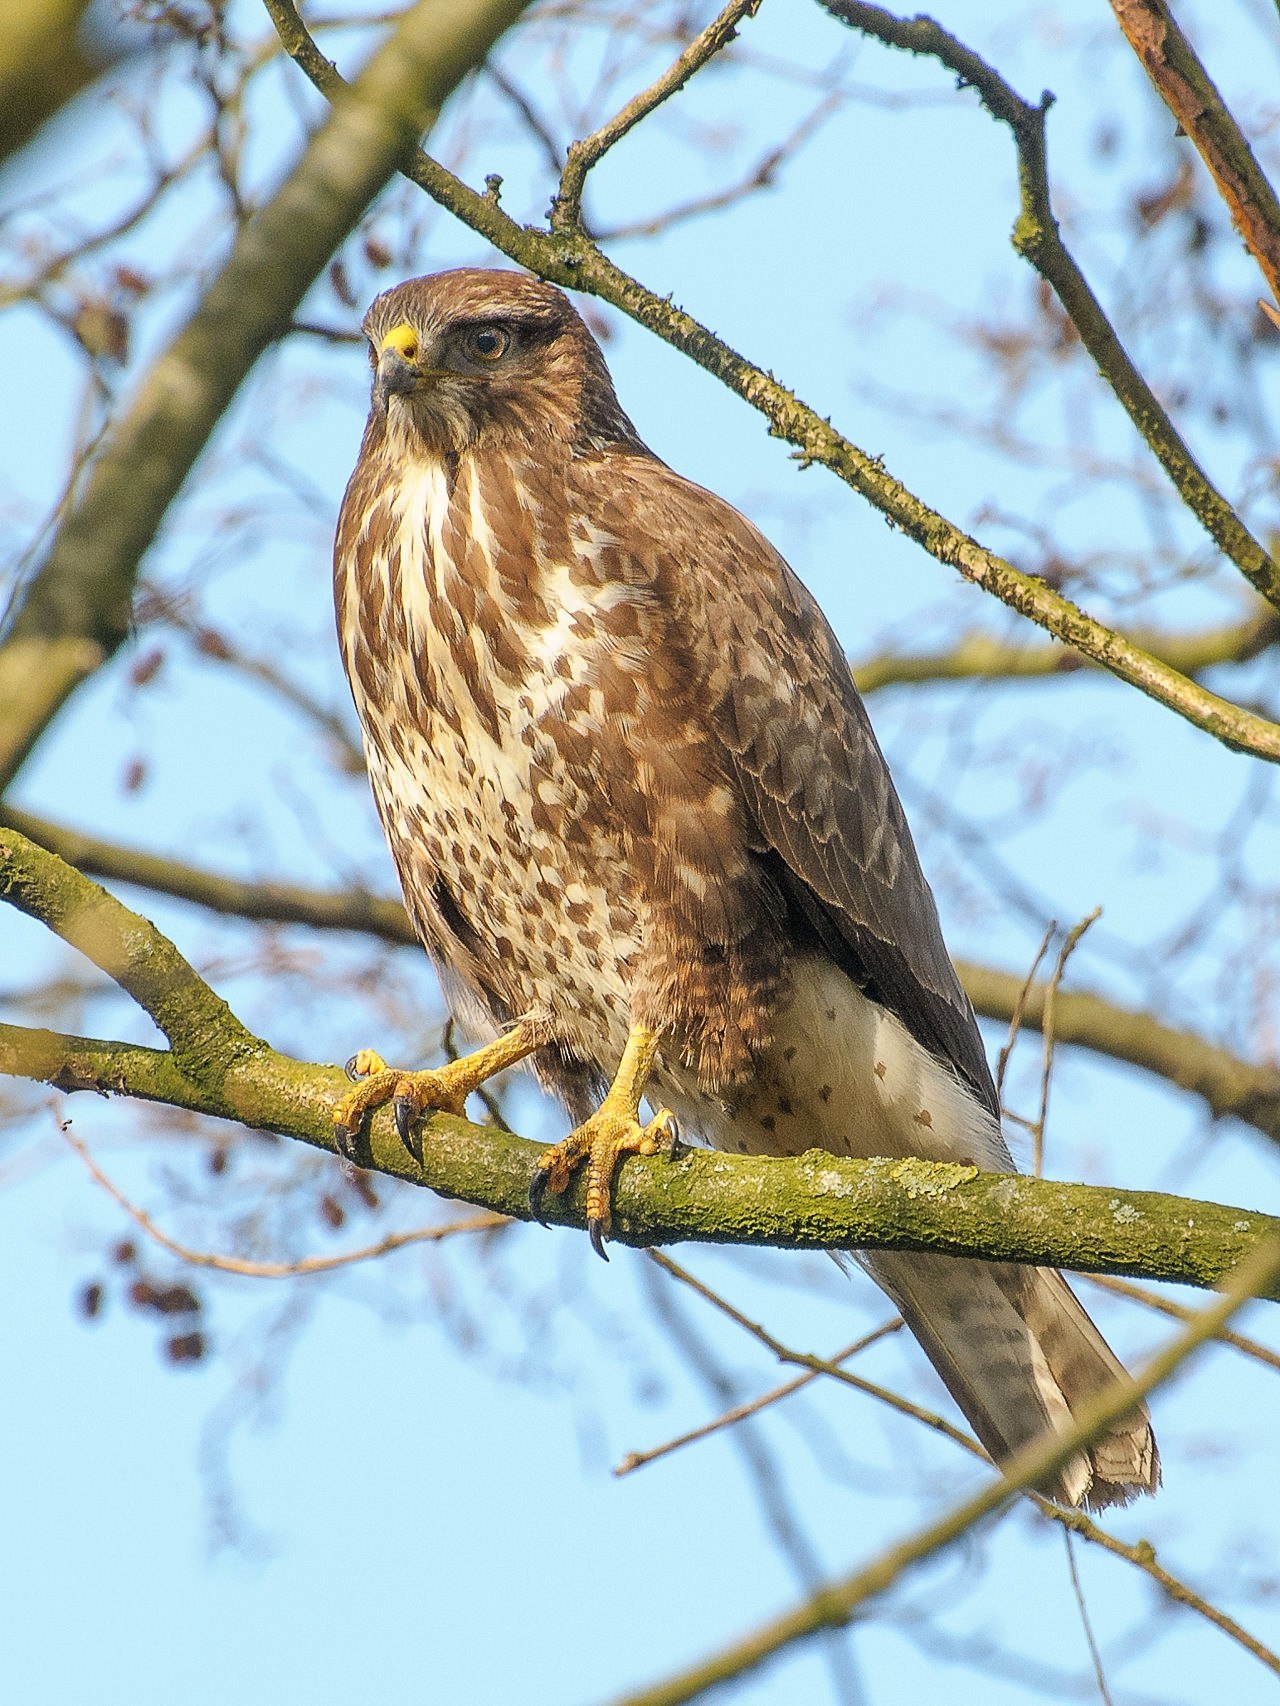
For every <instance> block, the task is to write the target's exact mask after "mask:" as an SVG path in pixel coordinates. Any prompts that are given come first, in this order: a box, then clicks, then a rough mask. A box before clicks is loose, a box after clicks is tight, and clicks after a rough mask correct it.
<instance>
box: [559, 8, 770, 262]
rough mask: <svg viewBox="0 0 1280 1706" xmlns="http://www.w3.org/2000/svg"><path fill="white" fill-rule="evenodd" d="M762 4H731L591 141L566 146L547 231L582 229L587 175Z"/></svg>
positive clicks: (729, 39) (728, 40) (713, 55)
mask: <svg viewBox="0 0 1280 1706" xmlns="http://www.w3.org/2000/svg"><path fill="white" fill-rule="evenodd" d="M760 4H761V0H729V4H728V5H727V6H726V7H725V8H724V10H723V11H722V12H721V13H720V14H719V16H718V17H716V18H714V19H713V20H712V21H711V23H709V24H708V25H707V27H706V29H705V30H703V31H702V32H701V34H700V35H697V36H695V37H694V38H693V40H692V41H691V42H690V43H689V45H688V47H686V48H685V50H684V52H683V53H682V54H681V55H680V57H679V58H678V59H677V60H676V61H675V63H674V64H673V65H671V66H669V67H668V68H667V70H666V71H664V72H663V74H662V76H661V77H659V78H658V79H657V81H656V82H654V83H651V84H650V85H649V87H648V88H647V89H644V90H642V91H641V93H640V94H638V95H636V96H635V97H634V98H633V99H632V100H630V101H628V102H627V104H626V106H625V107H623V108H622V110H621V111H620V112H618V113H616V114H615V115H614V117H613V118H611V119H610V120H609V122H608V123H607V124H604V125H602V126H601V127H600V129H599V130H597V131H593V132H592V134H591V135H590V136H584V137H582V138H581V140H579V141H577V142H573V143H571V144H570V145H569V153H568V157H567V158H566V160H565V164H564V171H563V172H562V173H561V174H560V188H559V190H558V192H557V194H556V198H555V200H554V201H553V202H552V204H551V229H552V230H553V231H577V230H579V229H580V228H581V224H582V196H583V191H584V190H585V188H586V182H587V173H588V172H589V171H590V170H591V168H592V167H593V166H595V165H598V164H599V162H600V161H601V160H602V159H603V158H604V156H605V155H606V154H607V153H608V151H609V149H610V148H612V147H613V146H614V144H615V143H617V142H620V141H621V140H622V138H623V137H624V136H625V135H626V134H627V132H628V131H630V130H634V128H635V127H636V125H638V124H639V123H640V121H641V119H644V118H647V117H648V116H649V114H650V113H651V112H654V111H655V110H656V109H657V108H658V107H660V106H661V105H662V103H663V102H664V101H665V100H668V99H669V98H670V97H671V96H672V95H674V94H675V93H676V92H677V91H678V90H680V89H683V88H684V86H685V84H686V83H687V82H688V81H689V79H690V78H691V77H692V76H693V74H694V73H695V72H696V71H700V70H701V69H702V67H703V66H704V65H705V64H706V63H707V61H708V60H709V59H713V58H714V57H715V55H716V54H718V53H720V52H721V51H722V50H723V49H724V48H726V47H727V46H728V45H729V43H730V42H731V41H732V40H733V39H734V37H735V36H736V35H737V33H738V25H739V24H741V23H742V22H743V21H744V20H745V19H747V18H754V17H755V15H756V13H757V12H758V11H759V9H760Z"/></svg>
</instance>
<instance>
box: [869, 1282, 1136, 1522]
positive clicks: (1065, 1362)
mask: <svg viewBox="0 0 1280 1706" xmlns="http://www.w3.org/2000/svg"><path fill="white" fill-rule="evenodd" d="M859 1260H860V1261H861V1262H862V1264H863V1266H864V1267H865V1268H866V1269H867V1271H868V1272H869V1273H870V1274H871V1276H872V1278H874V1279H875V1280H876V1281H877V1283H878V1284H879V1285H881V1286H882V1287H883V1288H884V1290H885V1291H887V1292H888V1294H889V1296H890V1297H891V1298H892V1299H893V1301H894V1302H895V1303H896V1304H897V1306H898V1308H899V1309H900V1310H901V1311H902V1314H903V1317H904V1319H905V1320H906V1323H907V1326H908V1327H909V1328H910V1329H911V1331H912V1332H913V1333H914V1334H915V1336H916V1338H917V1339H918V1340H919V1341H920V1344H921V1346H922V1347H923V1348H924V1351H925V1354H926V1355H927V1356H928V1358H929V1360H930V1362H932V1364H933V1366H934V1368H936V1369H937V1371H938V1373H939V1375H940V1376H941V1377H942V1380H943V1382H944V1384H945V1385H946V1387H947V1390H948V1391H949V1392H950V1393H951V1396H952V1397H953V1398H954V1399H955V1401H956V1403H957V1404H958V1405H959V1406H960V1408H961V1410H962V1411H963V1412H964V1414H965V1416H966V1417H967V1418H968V1420H969V1423H970V1425H971V1426H972V1428H973V1430H974V1432H975V1433H976V1434H977V1436H978V1438H979V1439H980V1440H981V1441H982V1443H983V1445H984V1446H985V1447H986V1448H987V1450H988V1451H989V1452H990V1453H991V1455H992V1457H993V1458H994V1459H995V1460H996V1462H997V1463H1003V1462H1006V1461H1007V1460H1008V1459H1009V1458H1010V1457H1012V1456H1013V1455H1014V1454H1015V1453H1016V1452H1017V1451H1019V1450H1020V1449H1021V1448H1022V1447H1023V1446H1025V1445H1028V1444H1030V1443H1031V1442H1032V1441H1033V1440H1036V1439H1039V1438H1041V1437H1042V1436H1043V1435H1044V1434H1045V1433H1046V1432H1049V1431H1053V1432H1061V1431H1064V1430H1065V1429H1067V1428H1069V1427H1070V1426H1071V1424H1072V1419H1073V1417H1074V1415H1075V1414H1076V1412H1077V1411H1079V1410H1080V1409H1081V1407H1082V1406H1084V1405H1085V1404H1087V1403H1088V1401H1089V1400H1090V1399H1091V1398H1093V1397H1094V1395H1095V1394H1096V1393H1098V1392H1100V1391H1101V1390H1102V1389H1103V1388H1104V1387H1107V1386H1110V1385H1112V1384H1113V1382H1115V1381H1117V1380H1126V1379H1127V1378H1128V1376H1127V1375H1126V1373H1125V1370H1124V1368H1123V1367H1122V1366H1121V1364H1120V1362H1119V1361H1118V1360H1117V1358H1116V1357H1115V1356H1114V1355H1113V1354H1112V1352H1111V1350H1110V1348H1109V1347H1108V1345H1107V1344H1106V1341H1105V1340H1104V1339H1103V1337H1102V1335H1101V1334H1100V1333H1099V1332H1098V1329H1097V1328H1096V1327H1095V1326H1094V1324H1093V1322H1092V1321H1091V1320H1090V1319H1089V1317H1088V1315H1087V1314H1086V1313H1085V1311H1084V1309H1083V1307H1082V1306H1081V1305H1080V1303H1079V1302H1078V1301H1077V1299H1076V1297H1075V1295H1074V1293H1073V1292H1072V1291H1071V1290H1070V1288H1069V1287H1068V1285H1067V1283H1066V1281H1065V1280H1064V1279H1063V1277H1062V1275H1061V1274H1059V1273H1056V1272H1054V1271H1053V1270H1052V1269H1049V1268H1023V1267H1015V1266H1012V1265H1004V1264H999V1263H994V1262H977V1261H962V1260H958V1259H957V1258H955V1257H949V1256H931V1255H916V1254H908V1253H905V1252H903V1253H899V1252H890V1251H881V1252H877V1253H876V1254H875V1255H864V1256H860V1257H859ZM1159 1484H1160V1455H1159V1452H1158V1451H1157V1449H1156V1443H1155V1438H1154V1436H1153V1434H1152V1431H1151V1422H1150V1418H1149V1417H1148V1414H1147V1410H1146V1406H1145V1405H1142V1404H1136V1403H1135V1406H1134V1408H1133V1410H1132V1411H1131V1413H1130V1414H1129V1415H1128V1416H1126V1417H1125V1418H1124V1419H1123V1420H1122V1421H1119V1422H1117V1423H1115V1424H1114V1425H1113V1426H1112V1427H1111V1428H1110V1429H1109V1430H1108V1432H1107V1433H1105V1434H1103V1435H1102V1437H1101V1438H1100V1439H1098V1440H1096V1441H1095V1442H1094V1443H1093V1444H1092V1445H1091V1446H1090V1447H1089V1448H1088V1449H1087V1450H1086V1451H1081V1452H1079V1453H1077V1454H1076V1455H1075V1456H1074V1457H1072V1458H1071V1459H1069V1461H1068V1462H1067V1463H1066V1464H1065V1465H1064V1466H1063V1468H1062V1469H1061V1470H1060V1471H1059V1472H1058V1474H1057V1475H1056V1476H1054V1477H1053V1478H1052V1480H1051V1481H1049V1482H1046V1484H1045V1485H1043V1486H1042V1487H1040V1488H1039V1489H1038V1490H1039V1491H1040V1492H1042V1493H1044V1494H1046V1495H1047V1496H1048V1497H1049V1498H1052V1499H1057V1500H1058V1501H1059V1502H1060V1503H1062V1504H1066V1505H1084V1506H1086V1507H1087V1508H1088V1509H1090V1510H1104V1509H1106V1507H1107V1506H1109V1505H1125V1504H1128V1503H1129V1501H1130V1500H1131V1499H1134V1498H1136V1497H1137V1496H1138V1495H1139V1494H1141V1493H1153V1492H1154V1491H1155V1490H1156V1488H1157V1487H1158V1486H1159Z"/></svg>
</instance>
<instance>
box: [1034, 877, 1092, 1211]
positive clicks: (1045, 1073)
mask: <svg viewBox="0 0 1280 1706" xmlns="http://www.w3.org/2000/svg"><path fill="white" fill-rule="evenodd" d="M1101 916H1102V908H1101V907H1100V906H1095V907H1094V909H1093V911H1092V912H1091V913H1089V914H1088V916H1087V917H1085V918H1082V919H1081V920H1080V922H1079V923H1078V924H1074V925H1072V927H1071V929H1070V930H1068V932H1067V936H1066V940H1065V941H1064V942H1063V944H1062V948H1061V950H1060V951H1059V954H1058V958H1057V961H1056V963H1055V964H1054V968H1053V975H1052V977H1050V979H1049V982H1048V984H1047V985H1046V986H1045V991H1044V1004H1043V1007H1042V1009H1041V1019H1040V1033H1041V1036H1042V1038H1043V1041H1044V1051H1043V1059H1042V1064H1041V1069H1040V1110H1039V1112H1038V1113H1037V1115H1036V1118H1035V1121H1034V1123H1033V1124H1032V1127H1031V1150H1032V1159H1031V1171H1032V1172H1033V1173H1034V1174H1035V1175H1036V1177H1037V1178H1039V1177H1040V1175H1041V1174H1042V1173H1043V1172H1044V1128H1045V1125H1046V1124H1047V1122H1048V1119H1049V1086H1050V1084H1051V1083H1052V1081H1053V1050H1054V1045H1055V1043H1056V1042H1057V1037H1056V1035H1055V1033H1054V1019H1055V1015H1056V1012H1057V1002H1058V985H1059V984H1060V983H1061V982H1062V974H1063V972H1065V971H1066V969H1067V961H1068V960H1069V959H1070V958H1071V956H1072V954H1073V953H1074V952H1075V949H1076V946H1077V944H1078V943H1079V941H1080V938H1081V937H1082V936H1083V935H1084V933H1085V931H1086V930H1087V929H1088V928H1089V926H1090V925H1091V924H1094V923H1096V922H1097V920H1098V919H1099V918H1100V917H1101ZM1020 1001H1021V1006H1022V1009H1023V1010H1025V1008H1026V1001H1027V991H1026V989H1025V988H1024V989H1023V991H1022V994H1021V997H1020Z"/></svg>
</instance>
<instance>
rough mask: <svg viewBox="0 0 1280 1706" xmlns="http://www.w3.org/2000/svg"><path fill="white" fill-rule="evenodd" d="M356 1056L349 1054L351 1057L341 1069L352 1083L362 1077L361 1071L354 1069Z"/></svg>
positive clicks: (357, 1081)
mask: <svg viewBox="0 0 1280 1706" xmlns="http://www.w3.org/2000/svg"><path fill="white" fill-rule="evenodd" d="M357 1058H358V1057H357V1056H356V1055H354V1054H353V1055H352V1056H351V1059H350V1060H349V1061H348V1062H347V1064H346V1065H345V1066H344V1067H343V1069H342V1070H343V1071H344V1072H345V1073H346V1075H347V1077H348V1078H349V1079H350V1080H351V1082H352V1083H353V1084H358V1083H359V1082H360V1080H361V1079H362V1078H363V1077H364V1073H363V1072H357V1071H356V1060H357Z"/></svg>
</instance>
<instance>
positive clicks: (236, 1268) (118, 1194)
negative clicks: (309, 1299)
mask: <svg viewBox="0 0 1280 1706" xmlns="http://www.w3.org/2000/svg"><path fill="white" fill-rule="evenodd" d="M62 1135H63V1137H64V1138H65V1139H66V1141H67V1142H68V1143H69V1144H70V1145H71V1147H72V1149H74V1150H75V1152H76V1154H77V1155H78V1156H79V1157H80V1159H81V1160H82V1161H83V1162H84V1164H85V1166H86V1167H87V1168H88V1170H89V1172H90V1174H91V1175H92V1177H93V1178H94V1180H95V1181H96V1183H97V1184H99V1185H101V1187H102V1189H103V1190H104V1191H105V1192H106V1193H107V1195H108V1196H109V1197H110V1198H111V1200H112V1201H113V1202H114V1203H116V1204H118V1206H119V1207H120V1208H122V1209H123V1210H124V1212H125V1213H126V1214H127V1215H128V1216H129V1219H130V1220H132V1221H133V1223H134V1225H135V1226H136V1227H138V1229H139V1230H140V1231H142V1232H144V1233H145V1234H146V1235H147V1237H148V1238H150V1239H151V1240H152V1242H153V1243H155V1244H158V1245H159V1246H160V1248H161V1249H162V1250H167V1251H168V1252H169V1254H170V1255H171V1256H176V1257H177V1258H178V1259H179V1261H183V1262H186V1263H188V1264H189V1265H190V1266H191V1267H193V1268H212V1269H213V1270H214V1271H215V1272H216V1273H220V1274H239V1275H242V1276H243V1277H245V1278H247V1279H298V1278H300V1277H302V1276H305V1275H308V1274H330V1273H333V1272H334V1271H335V1270H336V1269H338V1268H350V1267H354V1266H355V1265H356V1264H357V1263H359V1262H371V1261H376V1260H377V1259H378V1257H380V1256H389V1255H390V1254H391V1253H392V1251H393V1250H403V1249H405V1248H407V1247H408V1246H409V1245H410V1244H441V1243H443V1242H444V1240H445V1239H446V1238H453V1237H455V1236H456V1235H457V1234H458V1233H462V1232H494V1231H496V1230H497V1229H498V1228H499V1227H502V1226H510V1224H511V1222H510V1221H509V1220H508V1219H507V1218H506V1216H505V1215H501V1214H474V1215H469V1216H468V1217H467V1218H466V1219H465V1220H449V1221H445V1222H444V1223H443V1224H441V1225H438V1226H418V1227H415V1228H414V1229H413V1230H412V1231H410V1232H388V1233H387V1235H386V1236H385V1237H384V1238H379V1239H378V1240H377V1241H376V1243H373V1244H366V1245H365V1246H364V1247H363V1248H362V1249H359V1250H344V1251H342V1252H341V1253H340V1254H339V1255H334V1256H303V1257H301V1258H299V1259H298V1260H297V1261H293V1262H252V1261H248V1260H247V1259H245V1258H244V1257H241V1256H225V1255H219V1254H215V1253H214V1252H212V1251H208V1250H194V1249H192V1248H191V1246H190V1245H189V1244H180V1243H179V1242H178V1240H177V1239H176V1238H171V1237H170V1236H169V1234H168V1233H167V1232H165V1231H163V1230H162V1229H161V1228H160V1227H159V1226H157V1225H156V1223H155V1221H154V1220H152V1218H151V1216H150V1215H149V1214H148V1213H147V1211H146V1210H145V1209H143V1208H139V1207H138V1205H137V1203H135V1202H133V1201H131V1200H130V1198H129V1197H127V1196H126V1195H125V1193H124V1192H123V1191H122V1190H121V1189H120V1187H119V1185H117V1184H116V1183H115V1181H114V1180H113V1179H111V1178H110V1177H109V1176H108V1175H107V1174H106V1173H104V1172H103V1170H102V1168H101V1167H99V1165H98V1163H97V1162H96V1161H95V1160H94V1158H93V1156H92V1154H91V1153H90V1151H89V1147H88V1145H87V1144H84V1143H81V1141H80V1139H79V1138H78V1137H76V1135H75V1134H74V1133H73V1132H72V1131H71V1130H70V1129H69V1127H67V1126H64V1127H63V1128H62Z"/></svg>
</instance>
